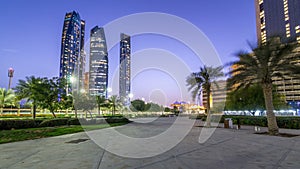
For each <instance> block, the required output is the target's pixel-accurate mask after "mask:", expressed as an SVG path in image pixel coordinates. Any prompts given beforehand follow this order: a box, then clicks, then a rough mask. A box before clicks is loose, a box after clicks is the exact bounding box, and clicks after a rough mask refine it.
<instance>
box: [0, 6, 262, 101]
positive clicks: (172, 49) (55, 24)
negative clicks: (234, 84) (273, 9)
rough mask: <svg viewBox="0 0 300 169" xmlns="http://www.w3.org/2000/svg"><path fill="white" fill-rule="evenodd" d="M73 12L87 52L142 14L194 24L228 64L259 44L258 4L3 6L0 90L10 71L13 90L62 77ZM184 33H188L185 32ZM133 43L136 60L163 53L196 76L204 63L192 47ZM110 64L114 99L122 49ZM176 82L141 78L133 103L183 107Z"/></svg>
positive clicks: (147, 38)
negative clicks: (105, 30)
mask: <svg viewBox="0 0 300 169" xmlns="http://www.w3.org/2000/svg"><path fill="white" fill-rule="evenodd" d="M73 10H74V11H77V12H79V14H80V16H81V18H82V19H83V20H85V21H86V28H85V30H86V34H85V43H86V44H85V46H86V48H88V47H89V36H90V30H91V29H92V28H93V27H94V26H96V25H98V26H100V27H101V26H104V25H106V24H108V23H109V22H111V21H113V20H115V19H118V18H120V17H123V16H126V15H130V14H135V13H142V12H160V13H166V14H171V15H175V16H178V17H180V18H183V19H185V20H187V21H188V22H190V23H192V24H194V25H195V26H196V27H197V28H198V29H200V30H201V31H202V32H203V33H204V34H205V35H206V36H207V37H208V39H209V40H210V41H211V42H212V44H213V45H214V47H215V49H216V51H217V53H218V54H219V56H220V59H221V61H222V62H223V63H227V62H229V61H232V60H233V59H234V57H233V55H234V53H236V52H237V51H239V50H242V49H244V50H246V49H248V45H247V41H249V42H251V43H255V42H256V41H257V40H256V27H255V9H254V1H253V0H245V1H241V0H226V1H224V0H209V1H204V0H189V1H183V0H163V1H162V0H151V1H141V0H127V1H120V0H113V1H112V0H89V1H83V0H72V1H71V0H45V1H41V0H10V1H1V2H0V20H1V23H2V24H1V27H0V58H1V61H0V87H2V88H3V87H4V88H7V86H8V76H7V71H8V69H9V68H10V67H12V68H14V69H15V74H14V78H13V83H12V87H14V86H15V85H16V84H17V81H18V79H25V77H26V76H31V75H34V76H36V77H54V76H58V75H59V73H58V72H59V58H60V50H61V36H62V27H63V21H64V15H65V14H66V13H67V12H71V11H73ZM132 26H134V25H132ZM169 29H174V28H169ZM124 33H126V32H124ZM179 33H183V34H188V33H189V32H185V30H182V32H179ZM131 42H132V44H131V47H132V54H133V55H132V57H133V60H134V57H138V56H139V55H140V54H141V53H143V52H141V51H143V50H146V49H161V50H163V51H165V52H166V53H167V54H166V55H170V54H174V55H176V57H178V58H179V59H180V60H182V62H184V63H185V64H186V65H187V66H188V67H189V69H190V70H191V71H198V69H199V67H200V66H201V63H200V62H195V61H194V60H193V59H190V58H191V57H192V55H195V54H194V53H193V52H192V51H191V50H190V49H189V48H188V47H187V46H185V45H184V44H182V43H180V42H179V41H176V40H174V39H172V38H169V37H164V36H161V35H152V34H145V35H138V36H133V37H132V40H131ZM163 55H164V54H162V57H163ZM87 57H88V50H87ZM149 57H151V56H149ZM208 57H209V56H208ZM108 58H109V72H110V74H109V79H110V81H109V86H111V87H113V92H112V93H111V94H115V93H117V91H116V90H115V89H118V88H117V87H114V85H115V84H113V77H114V73H116V72H115V70H117V66H118V63H119V46H118V45H116V46H114V47H113V48H112V49H111V50H110V51H109V55H108ZM158 62H159V61H158ZM170 64H172V62H170ZM133 66H134V65H132V67H133ZM166 66H170V65H166ZM133 69H134V68H133ZM174 76H175V77H174ZM174 76H173V75H168V74H167V73H164V72H163V71H159V70H155V69H154V70H145V71H144V72H141V73H139V74H137V75H136V76H135V77H133V79H132V92H133V94H134V98H145V99H146V101H150V100H153V99H154V100H155V99H156V102H159V103H161V104H164V105H169V104H170V103H172V102H174V101H176V100H179V101H180V100H181V99H182V98H180V96H179V95H180V94H178V86H177V87H176V80H178V79H177V78H176V75H174ZM183 98H184V99H186V98H185V97H183ZM186 101H191V100H190V99H187V100H186Z"/></svg>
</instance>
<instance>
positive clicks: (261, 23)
mask: <svg viewBox="0 0 300 169" xmlns="http://www.w3.org/2000/svg"><path fill="white" fill-rule="evenodd" d="M255 7H256V27H257V37H258V42H259V43H264V42H266V41H267V40H268V39H269V38H270V37H274V36H278V37H280V38H281V41H282V42H291V41H296V40H298V41H300V1H299V0H255Z"/></svg>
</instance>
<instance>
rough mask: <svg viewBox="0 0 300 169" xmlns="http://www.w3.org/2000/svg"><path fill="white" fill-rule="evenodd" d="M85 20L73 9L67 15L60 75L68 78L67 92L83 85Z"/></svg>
mask: <svg viewBox="0 0 300 169" xmlns="http://www.w3.org/2000/svg"><path fill="white" fill-rule="evenodd" d="M84 32H85V21H83V20H81V19H80V15H79V13H77V12H75V11H73V12H70V13H67V14H66V15H65V20H64V26H63V31H62V41H61V55H60V71H59V77H61V78H65V79H67V89H66V92H67V93H70V92H72V89H73V90H75V91H79V90H80V88H81V87H82V86H83V76H84V65H85V52H84Z"/></svg>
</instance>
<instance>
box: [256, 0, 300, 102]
mask: <svg viewBox="0 0 300 169" xmlns="http://www.w3.org/2000/svg"><path fill="white" fill-rule="evenodd" d="M255 7H256V27H257V39H258V43H259V44H263V43H265V42H267V41H268V39H270V38H272V37H275V36H276V37H280V40H281V42H282V43H289V42H292V43H293V42H298V43H299V42H300V1H299V0H255ZM296 52H300V49H297V50H296ZM291 64H294V63H291ZM296 64H300V60H299V61H298V62H297V63H296ZM273 81H274V84H275V85H276V86H277V88H276V90H277V92H278V93H280V94H282V95H284V96H285V99H286V101H287V102H289V103H290V104H291V105H293V104H295V103H296V104H298V107H299V108H300V79H299V78H292V77H288V76H286V77H284V79H281V78H280V79H273Z"/></svg>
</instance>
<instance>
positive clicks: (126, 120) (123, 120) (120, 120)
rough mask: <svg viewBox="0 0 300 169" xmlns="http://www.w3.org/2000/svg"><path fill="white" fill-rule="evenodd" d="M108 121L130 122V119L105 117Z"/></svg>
mask: <svg viewBox="0 0 300 169" xmlns="http://www.w3.org/2000/svg"><path fill="white" fill-rule="evenodd" d="M105 120H106V122H107V123H128V122H129V120H128V119H127V118H124V117H123V118H107V119H105Z"/></svg>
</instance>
